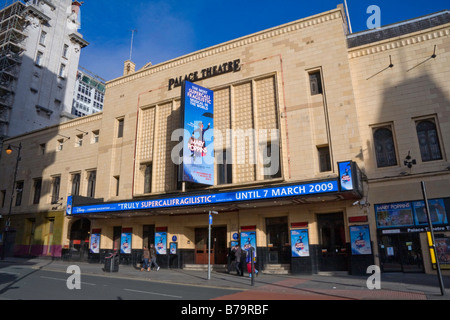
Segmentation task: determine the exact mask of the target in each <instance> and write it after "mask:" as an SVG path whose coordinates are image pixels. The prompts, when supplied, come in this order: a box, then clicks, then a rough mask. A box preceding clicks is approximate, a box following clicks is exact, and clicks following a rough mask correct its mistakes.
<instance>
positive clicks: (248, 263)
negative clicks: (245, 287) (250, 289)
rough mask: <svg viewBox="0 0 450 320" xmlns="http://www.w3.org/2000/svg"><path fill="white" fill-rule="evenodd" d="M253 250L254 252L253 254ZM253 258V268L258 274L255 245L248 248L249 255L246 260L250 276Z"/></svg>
mask: <svg viewBox="0 0 450 320" xmlns="http://www.w3.org/2000/svg"><path fill="white" fill-rule="evenodd" d="M251 252H253V254H251ZM251 259H253V268H254V269H255V274H256V275H258V270H256V250H255V248H253V247H250V248H249V249H248V250H247V257H246V259H245V261H246V262H247V271H248V273H249V277H250V278H251V277H252V263H251Z"/></svg>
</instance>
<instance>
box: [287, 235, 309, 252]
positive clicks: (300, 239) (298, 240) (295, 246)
mask: <svg viewBox="0 0 450 320" xmlns="http://www.w3.org/2000/svg"><path fill="white" fill-rule="evenodd" d="M291 252H292V257H309V237H308V229H296V230H291Z"/></svg>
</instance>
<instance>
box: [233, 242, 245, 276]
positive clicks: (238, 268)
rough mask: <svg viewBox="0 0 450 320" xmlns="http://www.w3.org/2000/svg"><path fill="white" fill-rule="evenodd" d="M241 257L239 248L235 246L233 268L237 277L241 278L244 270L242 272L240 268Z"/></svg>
mask: <svg viewBox="0 0 450 320" xmlns="http://www.w3.org/2000/svg"><path fill="white" fill-rule="evenodd" d="M241 256H242V250H241V247H240V246H239V244H237V245H236V247H235V250H234V257H235V262H236V263H235V267H236V272H237V275H238V276H242V275H244V270H242V266H241Z"/></svg>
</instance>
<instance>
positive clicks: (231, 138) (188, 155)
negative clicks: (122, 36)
mask: <svg viewBox="0 0 450 320" xmlns="http://www.w3.org/2000/svg"><path fill="white" fill-rule="evenodd" d="M443 15H444V17H443V18H442V17H441V15H439V16H438V17H439V18H442V19H443V20H440V23H439V24H436V25H430V26H427V28H425V29H420V28H419V29H417V30H415V31H414V32H411V33H406V34H402V35H399V34H395V32H394V35H393V36H388V35H387V34H388V33H389V32H384V33H383V34H384V37H385V38H382V39H381V40H380V38H376V39H377V40H373V39H369V40H367V38H368V37H369V38H370V33H369V32H365V33H360V34H353V35H349V34H348V32H347V24H346V17H345V14H344V11H343V9H342V8H341V7H338V8H337V9H334V10H331V11H328V12H324V13H321V14H318V15H315V16H312V17H307V18H304V19H300V20H298V21H294V22H291V23H287V24H285V25H281V26H278V27H274V28H271V29H268V30H264V31H261V32H258V33H255V34H252V35H248V36H244V37H242V38H238V39H235V40H231V41H229V42H226V43H222V44H219V45H216V46H213V47H210V48H206V49H203V50H200V51H197V52H194V53H191V54H187V55H185V56H182V57H179V58H176V59H173V60H170V61H167V62H163V63H159V64H156V65H152V64H151V63H148V64H147V65H145V66H144V67H142V68H141V69H139V70H136V69H135V65H134V63H133V62H132V61H126V62H125V64H124V74H123V76H122V77H119V78H117V79H114V80H111V81H109V82H108V83H107V89H106V94H105V101H104V110H103V112H102V113H99V114H95V115H91V116H87V117H82V118H79V119H75V120H72V121H69V122H66V123H64V124H61V125H58V126H53V127H50V128H45V129H42V130H37V131H34V132H31V133H29V134H25V135H22V136H17V137H13V138H10V139H9V140H6V142H5V146H4V148H6V147H7V146H8V144H11V145H13V146H18V145H19V144H20V145H21V152H22V153H21V157H20V161H18V162H17V163H18V171H17V175H16V176H15V177H14V176H13V172H14V167H15V165H16V160H17V158H16V157H14V152H13V153H12V154H11V155H9V156H6V155H2V157H1V158H0V162H1V164H2V167H1V170H2V177H3V176H4V177H7V178H6V179H2V181H1V182H0V191H2V194H1V195H0V196H1V197H2V198H1V199H0V201H1V200H2V201H3V203H4V204H3V206H2V207H1V209H0V213H1V215H2V218H3V219H2V220H3V221H4V223H3V225H7V226H8V232H6V233H5V232H4V234H3V240H5V235H6V237H7V241H6V244H7V245H6V246H4V247H3V249H4V250H9V253H11V254H16V255H22V256H23V255H39V256H54V257H61V258H63V259H72V260H76V259H88V260H89V261H92V262H98V263H101V262H103V261H104V258H105V257H106V256H108V255H110V254H111V253H113V252H117V253H118V254H119V255H120V261H121V263H124V264H135V265H136V264H139V263H140V259H141V258H140V255H141V251H142V248H143V246H144V245H149V244H151V243H153V244H155V246H156V248H157V251H158V263H159V264H160V265H161V266H163V267H171V268H184V267H186V266H188V265H196V264H197V265H198V264H206V263H208V253H210V257H211V263H212V264H215V265H226V264H228V263H229V258H230V256H229V253H230V250H231V248H232V247H233V246H235V245H236V244H240V245H241V246H242V247H243V248H247V247H248V246H253V247H255V248H256V252H257V267H258V268H259V269H260V270H268V271H269V270H271V268H275V269H284V270H286V271H288V272H291V273H294V274H297V273H299V274H301V273H305V274H311V273H318V272H333V271H345V272H348V273H351V274H365V273H366V269H367V267H368V266H369V265H373V264H377V265H379V266H380V267H381V268H382V270H383V271H397V270H398V268H400V269H399V270H400V271H410V270H412V271H417V272H432V267H433V266H432V263H431V262H430V261H429V260H430V257H429V250H428V245H427V243H426V239H427V237H426V221H425V220H424V218H423V216H421V215H420V214H419V211H420V210H421V209H423V207H424V205H423V202H422V203H420V201H421V200H423V196H422V193H421V188H420V182H421V181H425V182H426V184H427V186H428V196H429V197H430V199H432V201H433V202H432V203H433V205H435V206H434V207H435V208H437V209H436V210H435V211H433V212H434V213H433V214H434V216H436V217H439V220H435V223H436V226H437V227H438V228H439V229H438V230H437V231H438V236H437V237H438V238H439V239H440V240H439V241H441V242H442V241H443V243H445V241H447V237H448V236H449V232H448V230H447V229H448V219H447V212H448V211H449V210H450V206H449V205H450V203H449V201H448V198H450V191H449V190H450V188H449V187H450V186H449V184H450V175H449V173H450V172H449V170H448V168H449V162H448V151H447V150H449V149H450V146H449V141H448V138H446V137H448V136H450V132H449V131H450V128H449V127H450V126H449V108H450V104H449V103H448V101H449V100H450V99H449V96H448V92H450V90H449V89H450V88H449V84H448V83H446V81H444V79H445V78H446V77H447V76H448V75H449V67H448V62H447V61H448V59H449V55H450V54H449V52H450V51H449V48H450V45H449V39H448V38H449V29H450V27H449V22H448V21H447V22H446V20H445V19H446V18H445V17H446V16H445V13H444V14H443ZM435 20H436V19H435ZM433 21H434V20H433ZM421 25H423V23H422V24H421ZM421 28H423V27H421ZM397 29H398V28H397ZM397 29H396V30H397ZM389 30H390V29H389ZM435 45H436V48H437V49H436V51H435V52H436V53H435V54H436V57H435V58H432V59H431V60H432V61H427V62H426V63H424V65H419V66H418V67H417V68H414V69H412V70H411V71H408V69H410V68H412V67H414V66H415V65H418V64H420V63H421V61H423V60H425V59H426V58H427V55H428V53H429V51H430V50H431V52H430V55H431V54H432V52H433V49H434V48H435ZM419 52H420V53H423V59H422V60H421V59H420V58H419V57H418V53H419ZM389 59H391V60H389ZM392 59H394V60H393V61H394V62H393V63H392V64H393V67H389V64H390V63H391V62H390V61H392ZM386 63H387V65H385V64H386ZM386 67H387V68H386ZM384 69H386V70H384ZM447 78H448V77H447ZM416 94H417V95H416ZM414 95H416V96H414ZM187 100H189V101H194V103H195V104H197V106H200V109H202V112H201V113H200V114H201V118H198V119H194V120H192V119H191V118H190V117H191V114H190V113H189V112H187V111H186V110H187V108H188V107H187V104H188V103H187ZM186 132H187V134H188V136H187V137H186V135H185V134H186ZM191 134H192V137H190V135H191ZM198 134H200V137H199V136H198ZM191 138H192V140H191ZM423 139H425V142H423ZM188 141H189V143H190V144H188V147H186V145H184V143H188ZM426 146H429V147H430V148H429V149H430V150H431V151H430V155H429V157H428V158H427V154H426V151H425V149H426ZM436 147H438V148H439V151H436ZM433 148H434V149H433ZM13 151H14V149H13ZM15 151H16V152H17V151H18V150H15ZM3 152H4V150H3ZM407 155H409V156H410V158H408V159H407V158H405V157H406V156H407ZM208 157H209V160H210V161H209V162H208V161H206V159H207V158H208ZM199 159H203V161H205V162H202V161H200V160H199ZM404 159H405V161H406V160H407V161H411V162H408V163H407V162H404ZM412 160H414V164H413V161H412ZM196 161H199V163H197V162H196ZM206 162H207V163H206ZM410 163H411V164H410ZM409 164H410V166H408V165H409ZM190 165H192V166H190ZM196 165H197V166H196ZM13 181H15V183H14V185H15V186H14V191H12V184H13ZM19 190H20V191H19ZM11 193H12V194H13V196H14V198H11ZM19 197H20V201H18V199H19ZM10 199H13V200H14V201H13V200H11V204H12V206H11V210H9V201H10ZM438 205H440V206H441V207H442V209H440V208H438ZM9 213H11V214H9ZM436 219H437V218H436ZM7 221H9V222H7ZM209 227H211V250H210V251H209V252H208V229H209ZM4 242H5V241H4ZM413 254H414V257H415V258H416V259H413V258H412V257H413ZM427 255H428V256H427Z"/></svg>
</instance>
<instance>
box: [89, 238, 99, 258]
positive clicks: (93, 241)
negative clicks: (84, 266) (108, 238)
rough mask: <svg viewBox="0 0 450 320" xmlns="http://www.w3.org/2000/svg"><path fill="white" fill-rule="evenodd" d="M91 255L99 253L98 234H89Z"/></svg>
mask: <svg viewBox="0 0 450 320" xmlns="http://www.w3.org/2000/svg"><path fill="white" fill-rule="evenodd" d="M89 249H90V251H91V253H100V233H92V234H91V243H90V244H89Z"/></svg>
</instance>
